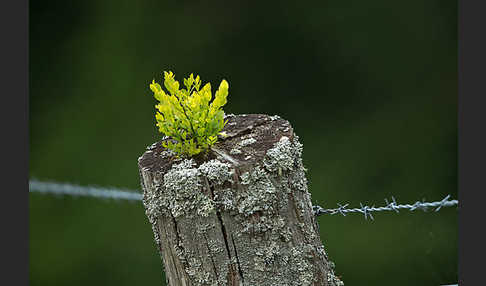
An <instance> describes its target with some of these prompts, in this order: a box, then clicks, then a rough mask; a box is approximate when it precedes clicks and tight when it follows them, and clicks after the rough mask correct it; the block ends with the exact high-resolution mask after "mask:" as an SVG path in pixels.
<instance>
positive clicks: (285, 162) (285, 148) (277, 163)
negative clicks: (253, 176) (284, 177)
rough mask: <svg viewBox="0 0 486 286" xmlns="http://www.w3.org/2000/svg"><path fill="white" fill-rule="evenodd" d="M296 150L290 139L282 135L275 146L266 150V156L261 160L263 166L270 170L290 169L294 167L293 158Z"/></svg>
mask: <svg viewBox="0 0 486 286" xmlns="http://www.w3.org/2000/svg"><path fill="white" fill-rule="evenodd" d="M295 153H296V150H295V148H294V146H292V143H291V142H290V139H289V138H288V137H286V136H282V138H280V141H279V142H277V143H276V144H275V147H273V148H271V149H269V150H268V151H267V154H266V155H267V156H266V157H265V159H264V160H263V164H264V166H265V168H266V169H267V170H269V171H271V172H275V171H278V170H292V169H293V168H294V162H295V160H294V158H295V155H296V154H295Z"/></svg>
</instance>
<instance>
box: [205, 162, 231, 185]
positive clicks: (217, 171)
mask: <svg viewBox="0 0 486 286" xmlns="http://www.w3.org/2000/svg"><path fill="white" fill-rule="evenodd" d="M198 170H199V172H201V174H202V175H204V176H206V178H208V179H209V180H210V181H212V182H214V183H215V184H217V185H221V184H223V183H224V182H225V181H230V182H232V179H231V178H232V176H233V171H232V170H231V165H230V164H228V163H223V162H221V161H219V160H216V159H214V160H211V161H209V162H205V163H203V164H202V165H201V166H199V168H198Z"/></svg>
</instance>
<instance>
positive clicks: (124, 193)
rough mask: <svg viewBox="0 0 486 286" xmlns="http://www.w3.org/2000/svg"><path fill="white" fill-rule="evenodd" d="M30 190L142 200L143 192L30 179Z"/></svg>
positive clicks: (54, 193)
mask: <svg viewBox="0 0 486 286" xmlns="http://www.w3.org/2000/svg"><path fill="white" fill-rule="evenodd" d="M29 192H36V193H42V194H53V195H69V196H75V197H93V198H98V199H113V200H128V201H140V200H142V194H141V193H140V192H138V191H135V190H126V189H118V188H102V187H95V186H79V185H75V184H68V183H56V182H50V181H39V180H37V179H31V180H29Z"/></svg>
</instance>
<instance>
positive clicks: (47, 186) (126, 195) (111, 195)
mask: <svg viewBox="0 0 486 286" xmlns="http://www.w3.org/2000/svg"><path fill="white" fill-rule="evenodd" d="M29 192H35V193H41V194H52V195H69V196H75V197H76V196H77V197H92V198H98V199H112V200H128V201H140V200H142V197H143V195H142V193H141V192H140V191H138V190H127V189H118V188H103V187H95V186H80V185H76V184H69V183H57V182H51V181H40V180H37V179H31V180H29ZM449 198H450V195H447V196H446V197H445V198H444V199H442V200H441V201H435V202H424V201H417V202H415V203H413V204H398V203H397V202H396V200H395V198H394V197H392V200H391V202H389V201H388V200H387V199H385V203H386V205H385V206H381V207H375V206H374V205H373V206H371V207H370V206H367V205H363V204H361V203H360V207H359V208H347V207H348V205H349V204H344V205H342V204H338V208H334V209H325V208H323V207H321V206H319V205H315V206H312V208H313V212H314V215H315V216H320V215H323V214H330V215H335V214H341V215H343V216H346V214H348V213H361V214H363V215H364V217H365V219H368V217H369V218H370V219H371V220H373V219H374V218H373V215H372V213H373V212H383V211H395V212H397V213H398V212H399V210H402V209H408V210H410V211H414V210H422V211H427V210H428V209H429V208H435V211H436V212H437V211H439V210H440V209H441V208H442V207H452V206H456V205H458V201H457V200H449Z"/></svg>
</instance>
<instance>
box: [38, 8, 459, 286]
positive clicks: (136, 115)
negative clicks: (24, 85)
mask: <svg viewBox="0 0 486 286" xmlns="http://www.w3.org/2000/svg"><path fill="white" fill-rule="evenodd" d="M29 13H30V74H29V77H30V98H29V101H30V112H29V121H30V122H29V123H30V131H29V136H30V162H29V173H30V177H35V178H38V179H45V180H56V181H62V182H71V183H79V184H83V185H86V184H94V185H100V186H115V187H124V188H130V189H138V188H139V177H138V169H137V158H138V157H139V156H140V155H141V154H142V153H143V151H144V149H145V147H146V146H147V145H150V144H151V143H153V142H155V141H156V140H159V139H160V137H161V134H160V133H158V131H157V129H156V127H155V119H154V112H155V110H154V105H155V99H154V98H153V96H152V93H151V91H150V90H149V88H148V84H149V82H150V81H151V80H152V79H153V78H155V79H156V80H158V81H159V82H160V81H161V80H162V77H161V72H162V71H163V70H172V71H174V72H175V73H176V76H177V79H179V80H182V77H186V76H187V75H188V74H189V73H191V72H194V73H197V74H200V75H201V77H202V80H203V82H207V81H209V82H211V83H212V85H213V86H214V87H216V86H217V85H218V84H219V82H220V81H221V79H222V78H225V79H227V80H228V82H229V84H230V95H229V97H228V100H229V101H228V104H227V105H226V106H225V111H226V112H227V113H235V114H241V113H266V114H270V115H273V114H278V115H280V116H282V117H283V118H285V119H287V120H289V121H290V122H291V124H292V126H293V127H294V129H295V131H296V132H297V134H298V135H299V136H300V140H301V142H302V143H303V144H304V155H303V156H304V164H305V166H306V167H307V168H308V169H309V172H308V174H307V177H308V179H309V188H310V191H311V193H312V199H313V202H314V203H315V204H320V205H322V206H324V207H334V206H336V203H338V202H339V203H344V202H346V203H350V205H351V206H357V205H359V203H360V202H362V203H366V204H370V205H372V204H375V205H381V204H383V199H384V198H390V197H391V196H394V197H395V198H397V200H398V201H399V202H402V203H408V202H413V201H416V200H421V199H423V198H425V199H426V200H428V201H433V200H440V199H442V198H443V197H444V196H445V195H447V194H451V195H452V197H454V198H457V3H456V1H441V0H433V1H418V0H411V1H402V2H396V1H391V2H390V1H384V0H371V1H337V0H332V1H279V2H276V3H271V2H267V1H265V2H264V1H262V2H256V1H241V2H229V1H211V2H209V1H148V0H138V1H112V0H105V1H99V0H98V1H94V0H91V1H79V0H78V1H37V0H36V1H34V0H31V1H30V12H29ZM374 217H375V220H374V221H367V220H364V218H363V216H360V215H348V216H346V217H342V216H322V217H319V218H318V221H319V225H320V229H321V239H322V241H323V243H324V246H325V248H326V250H327V252H328V254H329V256H330V258H331V260H333V261H334V262H335V263H336V272H337V274H338V275H340V276H341V277H342V279H343V281H344V282H345V285H348V286H349V285H440V284H451V283H455V282H457V280H458V277H457V226H458V225H457V210H456V209H455V208H446V209H443V210H441V211H440V212H437V213H435V212H432V211H431V212H428V213H421V212H414V213H409V212H408V211H402V212H400V214H395V213H379V214H378V213H377V214H375V215H374ZM29 227H30V229H29V234H30V243H29V252H30V254H29V272H30V284H31V285H70V286H74V285H160V284H164V282H163V281H165V279H164V278H163V274H162V271H161V261H160V258H159V256H158V254H157V251H156V249H155V244H154V242H153V235H152V231H151V228H150V225H149V223H148V222H147V219H146V217H145V214H144V211H143V208H142V206H141V203H127V202H110V201H99V200H95V199H89V198H77V199H76V198H71V197H63V198H58V197H51V196H45V195H39V194H31V195H30V197H29Z"/></svg>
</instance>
